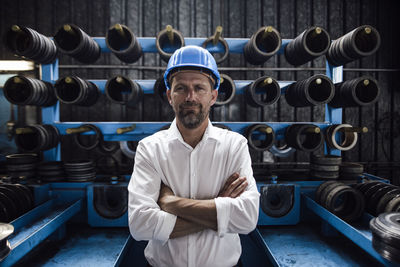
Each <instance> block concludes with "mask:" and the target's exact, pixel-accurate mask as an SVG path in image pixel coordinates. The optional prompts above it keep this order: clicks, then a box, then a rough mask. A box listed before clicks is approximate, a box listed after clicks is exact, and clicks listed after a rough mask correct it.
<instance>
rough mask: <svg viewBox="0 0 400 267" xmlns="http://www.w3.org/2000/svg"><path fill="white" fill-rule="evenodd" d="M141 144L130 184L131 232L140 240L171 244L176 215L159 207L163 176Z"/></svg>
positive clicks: (129, 210) (129, 212)
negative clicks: (170, 237) (169, 240)
mask: <svg viewBox="0 0 400 267" xmlns="http://www.w3.org/2000/svg"><path fill="white" fill-rule="evenodd" d="M152 156H153V155H152V154H151V153H149V152H148V151H147V150H146V149H145V147H144V146H143V145H142V144H141V143H139V146H138V148H137V152H136V157H135V163H136V164H135V166H134V170H133V173H132V177H131V180H130V182H129V185H128V192H129V194H128V214H129V230H130V232H131V235H132V237H133V238H135V239H136V240H158V241H160V242H162V243H165V242H167V241H168V239H169V236H170V234H171V233H172V231H173V229H174V226H175V222H176V218H177V217H176V216H175V215H173V214H170V213H167V212H165V211H163V210H161V209H160V207H159V206H158V204H157V201H158V197H159V194H160V185H161V175H160V174H159V172H157V170H156V168H155V167H154V165H153V164H152V161H151V160H149V159H151V158H152Z"/></svg>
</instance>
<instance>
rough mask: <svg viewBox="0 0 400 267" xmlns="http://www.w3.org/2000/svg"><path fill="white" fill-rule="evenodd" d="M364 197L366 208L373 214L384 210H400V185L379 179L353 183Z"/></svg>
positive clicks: (376, 214)
mask: <svg viewBox="0 0 400 267" xmlns="http://www.w3.org/2000/svg"><path fill="white" fill-rule="evenodd" d="M353 187H354V188H356V189H358V190H359V191H360V192H361V193H362V194H363V195H364V198H365V201H366V210H367V212H368V213H370V214H371V215H373V216H379V215H380V214H382V213H385V212H400V187H399V186H395V185H392V184H388V183H384V182H381V181H367V182H364V183H358V184H354V185H353Z"/></svg>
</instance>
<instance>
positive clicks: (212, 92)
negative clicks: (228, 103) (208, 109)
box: [210, 89, 218, 106]
mask: <svg viewBox="0 0 400 267" xmlns="http://www.w3.org/2000/svg"><path fill="white" fill-rule="evenodd" d="M211 95H212V97H211V102H210V104H211V105H210V106H212V105H214V104H215V102H216V101H217V97H218V90H215V89H213V90H212V91H211Z"/></svg>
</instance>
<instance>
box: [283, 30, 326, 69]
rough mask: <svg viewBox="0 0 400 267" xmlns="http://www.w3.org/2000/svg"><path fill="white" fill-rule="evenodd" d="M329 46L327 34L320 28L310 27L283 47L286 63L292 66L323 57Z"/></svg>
mask: <svg viewBox="0 0 400 267" xmlns="http://www.w3.org/2000/svg"><path fill="white" fill-rule="evenodd" d="M330 44H331V38H330V36H329V33H328V32H327V31H326V30H324V29H323V28H321V27H316V26H314V27H311V28H309V29H307V30H305V31H304V32H302V33H301V34H300V35H299V36H297V37H296V38H295V39H294V40H292V41H291V42H289V44H288V45H287V46H286V47H285V57H286V60H287V62H289V63H290V64H292V65H294V66H299V65H302V64H304V63H307V62H308V61H310V60H313V59H314V58H317V57H319V56H322V55H324V54H325V53H326V52H327V51H328V48H329V46H330Z"/></svg>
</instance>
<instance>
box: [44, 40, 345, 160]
mask: <svg viewBox="0 0 400 267" xmlns="http://www.w3.org/2000/svg"><path fill="white" fill-rule="evenodd" d="M93 39H94V40H95V41H96V42H97V43H98V44H99V46H100V49H101V52H102V53H110V52H111V51H110V50H109V49H108V47H107V45H106V41H105V38H104V37H94V38H93ZM137 40H138V42H139V43H140V45H141V47H142V51H143V53H158V51H157V47H156V38H155V37H138V38H137ZM205 40H206V38H185V45H197V46H201V45H202V43H203V42H204V41H205ZM249 40H250V39H249V38H225V41H226V42H227V43H228V47H229V53H232V54H242V53H243V48H244V46H245V45H246V43H247V42H248V41H249ZM291 40H292V39H282V45H281V48H280V49H279V51H278V53H277V54H283V53H284V49H285V47H286V45H287V44H288V43H289V42H290V41H291ZM207 49H208V50H209V51H210V52H212V53H223V52H224V47H223V46H222V44H221V43H218V44H217V45H216V46H212V45H211V46H210V45H209V46H207ZM165 50H166V51H167V52H172V51H173V47H168V46H167V47H166V48H165ZM58 64H59V62H58V59H57V60H56V61H55V62H54V63H53V64H47V65H41V66H40V73H41V79H42V80H44V81H48V82H51V83H55V81H57V80H58V78H59V73H58V70H59V65H58ZM342 73H343V67H342V66H340V67H333V66H331V65H330V64H329V63H328V62H327V63H326V75H327V76H328V77H329V78H330V79H331V80H332V81H333V83H338V82H341V81H342V77H343V75H342ZM91 81H92V82H94V83H95V84H96V85H97V86H98V87H99V89H100V91H101V92H102V93H104V87H105V84H106V80H91ZM135 81H136V82H137V83H138V84H139V85H140V87H141V88H142V90H143V92H144V93H145V94H153V93H154V90H153V87H154V83H155V80H135ZM234 82H235V85H236V93H237V94H243V92H244V88H245V87H246V86H247V85H248V84H250V83H251V82H252V81H243V80H235V81H234ZM278 83H279V85H280V87H281V93H282V94H284V93H285V90H286V88H287V86H288V85H289V84H291V83H293V81H279V82H278ZM42 122H43V124H53V125H54V126H56V127H57V128H58V130H59V131H60V133H61V134H66V133H65V130H66V129H67V128H71V127H79V126H80V125H81V124H82V123H84V122H60V103H59V102H57V103H56V104H55V105H54V106H51V107H44V108H42ZM341 122H342V109H341V108H331V107H329V106H328V105H326V107H325V121H324V122H321V123H314V122H304V123H312V124H315V125H317V126H318V127H321V129H324V128H326V127H327V126H329V125H331V124H340V123H341ZM85 123H87V122H85ZM91 123H92V122H91ZM216 123H221V124H225V125H227V126H228V127H230V128H231V129H232V130H233V131H236V132H239V133H243V132H244V130H245V128H246V127H247V126H249V125H250V124H254V123H268V124H269V125H270V126H271V127H272V128H273V129H274V131H275V133H276V136H277V139H282V138H283V134H284V129H285V128H286V127H287V126H288V125H290V124H292V123H291V122H281V123H278V122H216ZM296 123H298V122H296ZM300 123H303V122H300ZM93 124H95V125H96V126H97V127H99V128H100V130H101V131H102V132H103V135H104V138H105V140H107V141H124V140H125V141H126V140H129V141H137V140H140V139H142V138H144V137H146V136H148V135H151V134H153V133H154V132H156V131H158V130H159V129H160V128H161V127H162V126H164V125H167V124H169V122H142V121H140V122H93ZM132 124H135V125H136V128H135V130H133V131H131V132H128V133H125V134H121V135H119V134H117V133H116V129H117V128H121V127H128V126H131V125H132ZM325 152H326V154H332V155H340V150H337V149H333V150H331V149H329V148H327V147H326V146H325ZM44 158H45V159H46V160H61V148H60V144H59V145H58V147H56V148H54V149H51V150H48V151H45V152H44Z"/></svg>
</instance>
